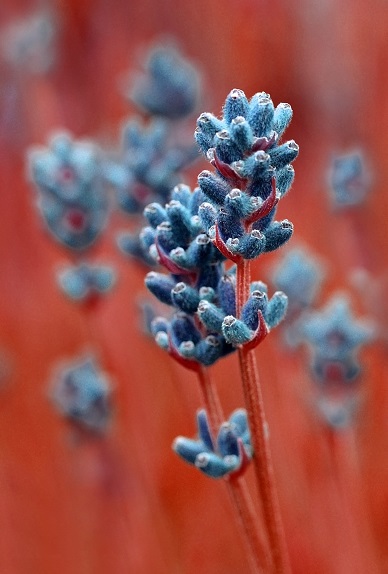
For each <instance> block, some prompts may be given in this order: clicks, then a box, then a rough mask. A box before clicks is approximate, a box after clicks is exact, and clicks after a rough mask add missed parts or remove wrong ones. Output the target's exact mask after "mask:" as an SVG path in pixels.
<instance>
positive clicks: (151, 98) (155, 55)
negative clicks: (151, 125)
mask: <svg viewBox="0 0 388 574" xmlns="http://www.w3.org/2000/svg"><path fill="white" fill-rule="evenodd" d="M144 69H145V72H146V73H145V74H144V75H140V76H139V77H138V78H137V81H136V82H135V85H134V87H133V88H132V91H131V92H130V94H129V95H130V97H131V99H133V100H134V101H135V102H136V104H137V105H138V106H140V107H142V108H143V109H144V110H145V111H146V112H148V113H149V114H151V115H159V116H163V117H166V118H169V119H180V118H182V117H185V116H186V115H188V114H189V113H191V112H192V110H193V109H194V107H195V105H196V101H197V97H198V91H199V78H198V74H197V72H196V70H195V68H194V66H192V64H191V63H189V62H188V61H187V60H186V59H185V58H183V57H182V56H181V54H180V53H179V52H178V51H177V50H176V49H174V48H172V47H165V46H162V47H156V48H154V49H153V50H152V52H151V53H150V55H149V57H148V60H147V61H146V62H145V65H144Z"/></svg>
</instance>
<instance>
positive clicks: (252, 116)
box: [248, 92, 275, 137]
mask: <svg viewBox="0 0 388 574" xmlns="http://www.w3.org/2000/svg"><path fill="white" fill-rule="evenodd" d="M249 108H250V109H249V115H248V121H249V123H250V125H251V127H252V129H253V133H254V135H255V136H257V137H262V136H266V135H267V134H268V132H269V131H270V130H271V128H272V120H273V116H274V109H275V108H274V105H273V102H272V100H271V97H270V96H269V94H266V93H265V92H260V93H258V94H255V95H254V96H253V97H252V98H251V100H250V102H249Z"/></svg>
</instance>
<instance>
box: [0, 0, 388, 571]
mask: <svg viewBox="0 0 388 574" xmlns="http://www.w3.org/2000/svg"><path fill="white" fill-rule="evenodd" d="M46 12H47V13H48V14H49V15H50V18H51V19H52V21H53V22H54V24H55V32H54V39H53V43H52V48H51V49H52V50H53V58H54V59H53V63H52V65H51V66H49V68H48V69H47V70H43V71H42V70H40V71H34V70H32V69H31V65H30V64H31V62H29V60H28V58H26V60H25V61H24V63H23V57H22V56H21V60H20V61H19V62H15V61H13V60H12V58H10V57H7V54H6V50H5V45H6V42H5V40H4V38H7V30H9V29H10V26H12V25H13V24H14V23H15V22H22V21H25V20H28V18H30V17H31V15H34V14H36V13H46ZM0 25H1V30H0V34H1V39H2V55H1V59H0V66H1V67H0V81H1V86H0V90H1V92H0V114H1V116H0V190H1V191H0V221H1V224H0V262H1V263H0V265H1V266H0V293H1V296H0V384H1V388H0V413H1V414H0V572H2V573H4V574H53V573H54V572H55V573H56V574H70V573H71V574H89V573H90V574H100V573H101V574H102V573H107V572H109V574H151V573H152V574H167V573H169V574H172V573H176V574H194V573H201V574H221V573H222V574H229V573H230V574H232V573H236V572H245V571H247V568H248V564H247V561H246V557H245V556H244V550H243V547H242V544H241V542H240V540H239V536H238V532H237V528H236V526H235V524H234V519H233V514H232V510H231V508H230V505H229V504H230V503H229V500H228V498H227V496H226V492H225V490H224V486H223V484H222V483H219V482H217V481H211V480H209V479H207V478H206V477H204V476H202V475H200V474H199V473H197V472H196V471H195V469H193V468H191V467H188V466H186V465H184V464H183V463H182V462H181V461H180V460H178V459H177V457H176V456H175V455H174V454H173V453H172V451H171V448H170V446H171V442H172V440H173V439H174V438H175V436H177V435H178V434H183V435H185V436H192V435H193V434H194V433H195V426H194V413H195V410H196V409H197V408H198V406H200V404H201V398H200V394H199V390H198V387H197V384H196V381H195V377H194V376H193V375H191V374H190V373H187V372H186V371H185V370H184V369H183V368H182V367H180V366H179V365H177V364H175V363H173V361H171V359H170V358H169V357H168V356H167V355H166V354H165V353H163V352H162V351H161V350H160V349H158V348H157V347H156V345H155V344H154V343H153V342H152V341H151V340H149V338H147V337H146V336H145V335H144V334H143V333H142V332H141V328H140V325H141V316H140V312H139V308H138V302H139V299H140V298H141V296H142V295H144V294H145V290H144V287H143V276H144V269H142V268H141V267H140V266H139V265H138V264H137V263H135V262H130V261H128V260H125V259H124V258H123V257H122V255H121V254H120V253H118V251H117V248H116V246H115V233H114V232H115V230H118V229H123V228H126V227H127V226H128V219H127V218H126V217H125V216H124V215H122V214H119V213H114V214H113V215H112V218H111V226H110V228H109V230H108V232H107V233H106V234H105V235H104V237H103V238H102V240H100V242H99V243H98V246H97V247H96V253H95V256H96V258H97V257H98V258H99V259H103V260H104V261H111V262H112V263H113V264H114V265H115V266H116V267H117V269H118V272H119V281H118V284H117V287H116V288H115V290H114V291H113V292H112V293H111V294H110V295H109V296H108V297H106V298H105V299H104V301H102V302H101V304H100V305H99V306H98V307H97V309H96V311H95V312H94V314H93V315H92V317H91V323H92V324H91V325H90V324H89V325H87V324H86V322H85V319H84V314H83V312H82V309H81V308H80V307H79V306H77V305H76V304H74V303H71V302H69V301H68V300H66V299H65V297H64V296H63V295H62V293H61V292H60V291H59V289H58V288H57V286H56V283H55V279H54V272H55V269H56V268H57V266H58V265H59V264H61V263H63V262H64V261H66V260H67V259H68V257H69V256H68V254H67V253H66V251H65V249H63V248H62V247H61V246H59V245H58V244H56V243H55V242H54V241H53V240H52V239H51V238H50V237H49V236H48V234H47V233H46V231H45V230H44V229H43V225H42V223H41V221H40V219H39V216H38V214H37V210H36V208H35V205H34V194H33V190H32V186H31V184H30V183H29V182H28V181H27V178H26V167H25V166H26V160H25V158H26V151H27V149H28V148H29V147H30V146H31V145H35V144H37V143H38V144H43V143H45V142H46V141H47V137H48V136H49V135H50V134H51V133H52V131H53V130H55V129H57V128H66V129H68V130H69V131H71V132H72V133H73V134H74V135H75V136H76V137H88V138H89V137H91V138H94V139H96V140H97V141H98V142H99V143H101V145H112V144H114V143H115V142H117V141H118V138H119V130H120V125H121V122H122V121H123V120H124V119H125V118H127V117H128V116H130V115H131V113H134V111H135V108H134V106H132V105H131V104H130V103H128V102H127V101H125V99H124V98H123V96H122V93H121V91H120V85H121V82H122V79H123V78H125V77H126V75H127V74H128V71H129V70H136V69H139V63H141V61H142V59H143V57H144V54H145V53H146V52H147V50H148V48H149V46H150V45H151V44H152V43H154V42H155V41H163V39H164V38H172V39H174V40H175V41H176V42H177V45H178V46H179V48H180V50H181V51H182V52H183V53H184V54H185V55H186V56H187V57H188V58H190V59H191V60H192V61H193V62H194V63H196V64H197V66H198V67H199V69H200V70H201V72H202V86H203V96H202V102H201V109H199V110H198V114H199V113H200V112H201V111H212V112H214V113H219V112H220V110H221V106H222V103H223V101H224V99H225V97H226V95H227V94H228V92H229V91H230V90H231V89H232V88H241V89H243V90H244V91H245V92H246V94H247V95H248V96H251V95H253V94H254V93H255V92H257V91H266V92H268V93H270V94H271V96H272V99H273V101H274V102H275V105H276V104H277V103H278V102H280V101H286V102H289V103H290V104H291V105H292V107H293V109H294V119H293V122H292V124H291V126H290V128H289V129H288V132H287V136H288V137H289V138H293V139H295V140H296V141H297V142H298V144H299V145H300V157H299V158H298V160H297V161H296V163H295V170H296V180H295V184H294V186H293V190H292V191H291V193H290V194H289V195H288V196H287V197H286V198H285V199H284V201H283V202H282V204H281V206H280V209H279V213H280V216H281V217H282V218H288V219H290V220H291V221H292V222H293V223H294V225H295V234H294V238H293V239H292V240H291V242H292V243H294V244H295V245H296V244H298V245H299V244H301V243H302V244H303V245H307V246H308V247H309V249H310V250H311V251H312V252H313V253H316V254H317V255H318V256H319V257H320V258H321V259H322V260H323V261H324V262H325V265H326V266H327V280H326V282H325V288H324V292H323V294H322V301H325V300H326V299H327V297H328V296H329V295H330V294H331V293H332V292H334V291H336V290H337V289H343V290H348V291H350V292H351V297H352V301H353V303H354V307H355V309H356V310H357V312H358V313H361V314H363V315H369V316H370V317H372V319H373V320H374V321H375V322H376V324H377V325H378V329H379V331H378V332H379V337H378V338H377V340H376V341H375V343H374V344H373V345H372V346H371V347H370V348H368V349H367V350H366V352H365V353H364V354H363V360H364V363H365V375H364V379H363V383H362V384H363V395H362V396H363V401H362V405H361V409H360V412H359V414H358V417H357V419H356V421H355V424H354V429H353V430H351V431H350V432H349V433H345V434H346V436H344V437H343V438H344V440H345V441H346V445H345V448H346V449H347V452H348V455H349V461H348V462H347V463H346V464H348V466H349V465H350V466H349V467H350V470H351V473H350V476H349V480H350V481H360V483H361V485H362V492H361V498H362V500H363V509H364V510H363V512H364V514H363V515H362V516H358V518H359V521H360V522H359V524H356V526H354V524H353V526H352V525H351V524H350V523H349V520H350V518H349V516H348V515H347V514H346V512H345V511H344V506H343V498H342V496H341V493H340V491H339V489H338V485H337V484H336V483H335V481H334V480H333V476H332V473H331V464H332V458H331V454H330V444H329V442H328V441H327V436H326V434H325V432H324V425H323V424H321V422H320V421H319V419H318V418H317V415H316V412H315V410H314V407H313V405H312V398H311V397H312V392H311V381H310V380H309V373H308V368H307V363H306V357H305V355H304V354H303V353H297V354H292V353H291V352H290V351H289V350H287V349H286V348H285V347H284V345H283V344H282V340H281V337H280V335H279V334H278V333H276V332H275V333H273V334H272V335H271V337H268V339H267V340H266V341H265V343H263V345H262V346H261V347H260V348H259V349H258V351H257V356H258V363H259V367H260V373H261V380H262V384H263V392H264V398H265V405H266V409H267V415H268V420H269V425H270V429H271V445H272V449H273V458H274V465H275V473H276V479H277V483H278V487H279V496H280V502H281V508H282V514H283V519H284V523H285V529H286V537H287V542H288V547H289V551H290V557H291V564H292V571H293V573H294V574H302V573H303V574H306V573H311V574H348V573H349V574H350V572H352V574H354V572H358V571H360V572H361V571H363V572H365V570H357V568H359V566H356V565H355V561H356V560H357V556H358V555H357V549H355V548H354V543H355V540H358V542H359V543H360V544H361V546H362V547H363V552H364V553H365V557H364V559H366V560H367V561H368V564H369V565H370V570H368V571H370V572H381V573H384V572H388V543H387V532H388V513H387V508H388V416H387V412H388V410H387V407H388V384H387V359H386V355H387V340H388V339H387V330H388V324H387V319H388V308H387V299H386V296H385V287H386V286H387V268H386V264H387V253H388V241H387V231H386V229H387V217H388V196H387V193H386V190H385V185H386V183H385V182H386V181H387V180H388V156H387V149H388V129H386V128H387V127H388V73H387V70H388V66H387V54H388V5H387V3H386V2H385V1H384V0H375V1H374V2H372V3H371V4H368V3H365V2H362V1H361V0H352V1H350V0H337V1H336V2H334V1H333V0H321V1H320V2H318V1H315V0H298V1H296V0H287V1H286V0H271V1H269V0H223V1H222V2H221V1H220V0H213V1H212V2H205V1H204V0H196V1H195V2H190V1H188V0H182V1H181V2H172V1H170V0H160V1H159V2H156V1H155V0H143V1H141V2H140V1H130V0H127V1H124V0H112V1H110V2H109V1H108V0H94V1H93V2H92V1H90V0H63V1H60V0H57V1H52V2H47V3H45V2H39V3H38V2H31V1H22V0H12V2H11V1H8V0H3V1H2V5H1V7H0ZM8 41H9V40H8ZM26 62H27V63H26ZM194 127H195V118H193V129H192V131H194ZM354 147H357V148H360V149H362V150H363V153H364V154H365V157H366V160H367V163H368V166H369V167H370V170H371V172H372V174H373V185H372V189H371V192H370V196H369V197H368V199H367V201H366V202H365V204H364V205H363V206H362V207H359V208H355V209H354V210H353V211H352V212H351V213H334V212H333V209H332V206H331V204H330V201H329V198H328V194H327V181H326V173H327V168H328V166H329V164H330V160H331V158H332V156H333V154H338V153H344V152H346V151H348V150H349V149H353V148H354ZM204 167H205V165H204V164H203V165H202V164H201V163H198V164H196V165H195V167H194V168H193V169H192V170H191V173H190V175H189V179H190V181H189V183H190V184H191V185H195V181H196V173H198V172H199V171H200V170H201V169H203V168H204ZM277 258H278V254H271V255H268V256H265V257H264V258H263V259H260V261H258V262H257V263H256V264H255V268H254V275H255V277H257V278H263V279H264V280H266V278H267V279H268V277H269V272H270V269H271V266H272V265H273V264H274V262H275V261H276V260H277ZM360 269H361V270H362V272H363V276H364V277H366V282H365V285H366V287H364V288H363V290H360V289H358V290H357V288H356V287H355V286H354V281H353V278H354V277H355V271H356V270H360ZM88 351H91V352H92V353H94V355H95V356H96V357H97V359H98V361H99V363H100V365H101V366H102V368H103V370H104V371H106V372H107V373H109V376H110V377H111V379H112V381H113V384H114V405H115V407H114V408H115V413H114V419H113V421H112V424H111V426H110V428H109V431H108V432H107V434H106V435H105V436H104V437H103V438H100V439H90V438H88V437H84V436H82V435H80V434H79V433H78V434H77V433H76V432H75V431H74V429H72V428H71V427H70V425H69V424H68V423H66V421H65V420H64V419H63V418H62V417H61V415H60V414H59V413H58V412H57V411H56V410H55V408H54V406H53V404H52V401H51V400H50V384H52V381H53V377H54V376H55V370H56V369H57V367H58V364H59V365H60V364H61V363H62V362H63V361H65V362H66V361H69V360H71V359H72V358H74V357H79V356H82V355H83V354H85V353H86V352H88ZM213 370H214V376H215V378H216V380H217V386H218V390H219V392H220V395H221V398H222V401H223V404H224V407H225V411H226V412H229V411H230V410H231V409H233V408H235V407H239V406H241V405H242V395H241V390H240V385H239V379H238V377H239V376H238V369H237V361H236V357H235V356H231V357H228V358H227V359H225V360H224V361H223V362H221V363H219V364H217V365H216V366H215V367H214V368H213ZM352 472H354V474H352ZM248 479H249V480H250V481H251V479H252V477H251V476H250V475H249V476H248ZM350 522H352V521H351V520H350ZM349 524H350V526H349ZM349 529H350V530H352V529H353V530H354V532H353V530H352V533H351V534H349ZM352 536H353V538H352ZM357 536H358V538H355V537H357Z"/></svg>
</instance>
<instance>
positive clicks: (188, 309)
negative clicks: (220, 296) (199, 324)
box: [171, 281, 200, 315]
mask: <svg viewBox="0 0 388 574" xmlns="http://www.w3.org/2000/svg"><path fill="white" fill-rule="evenodd" d="M171 299H172V302H173V304H174V305H175V307H177V308H178V309H180V310H181V311H183V312H184V313H188V314H189V315H192V314H193V313H195V312H196V311H197V308H198V304H199V301H200V299H199V295H198V291H197V290H196V289H194V288H193V287H190V286H189V285H186V283H183V281H181V282H179V283H177V284H176V285H175V287H174V288H173V289H172V291H171Z"/></svg>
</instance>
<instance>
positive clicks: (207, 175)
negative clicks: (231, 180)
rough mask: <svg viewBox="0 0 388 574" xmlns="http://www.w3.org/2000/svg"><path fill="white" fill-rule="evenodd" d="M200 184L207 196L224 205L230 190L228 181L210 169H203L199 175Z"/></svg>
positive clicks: (217, 203)
mask: <svg viewBox="0 0 388 574" xmlns="http://www.w3.org/2000/svg"><path fill="white" fill-rule="evenodd" d="M198 185H199V187H200V188H201V190H202V192H203V193H204V194H205V195H206V197H207V198H208V199H209V200H210V201H211V202H212V203H215V204H216V205H223V204H224V202H225V197H226V196H227V194H228V193H229V191H230V187H229V185H228V184H227V183H226V181H224V180H223V179H221V178H220V177H218V176H216V175H215V174H214V173H212V172H211V171H208V170H204V171H201V173H200V174H199V175H198Z"/></svg>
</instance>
